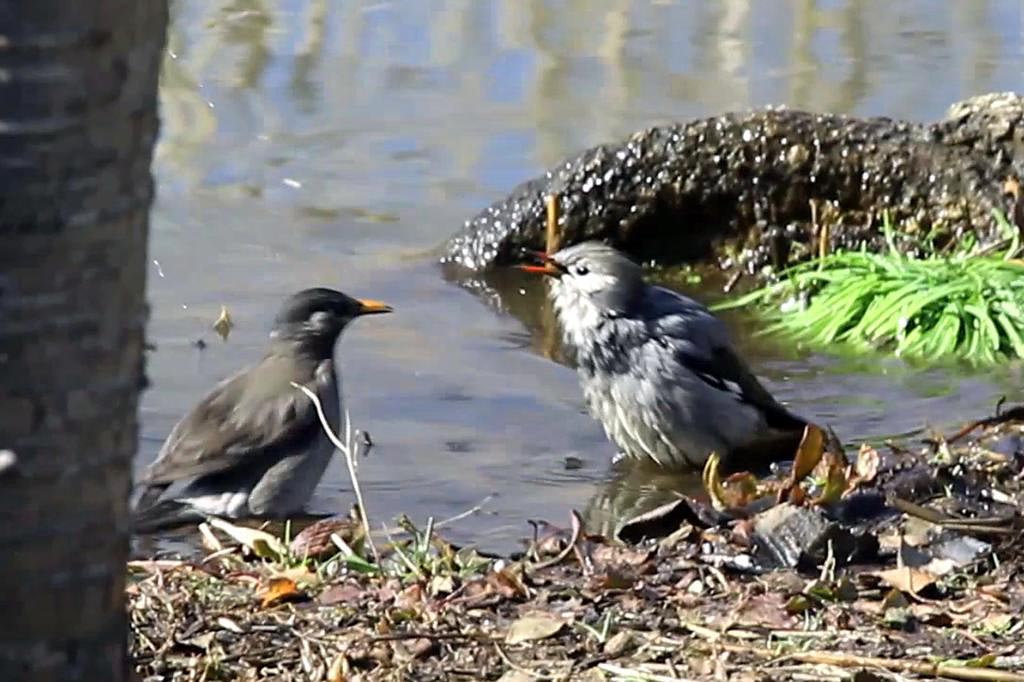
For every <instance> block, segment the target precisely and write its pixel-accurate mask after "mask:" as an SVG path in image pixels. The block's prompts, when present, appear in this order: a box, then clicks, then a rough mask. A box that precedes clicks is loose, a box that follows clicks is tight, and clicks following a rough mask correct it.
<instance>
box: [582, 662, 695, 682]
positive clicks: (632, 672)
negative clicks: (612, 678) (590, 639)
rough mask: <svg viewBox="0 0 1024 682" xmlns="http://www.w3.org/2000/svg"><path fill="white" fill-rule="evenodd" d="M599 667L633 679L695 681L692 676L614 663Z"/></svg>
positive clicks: (648, 681)
mask: <svg viewBox="0 0 1024 682" xmlns="http://www.w3.org/2000/svg"><path fill="white" fill-rule="evenodd" d="M597 667H598V668H600V669H601V670H603V671H605V672H606V673H611V674H612V675H617V676H619V677H626V678H628V679H631V680H643V682H694V681H693V680H691V678H687V677H668V676H667V675H656V674H654V673H648V672H644V671H643V670H637V669H636V668H623V667H622V666H619V665H614V664H612V663H601V664H600V665H598V666H597Z"/></svg>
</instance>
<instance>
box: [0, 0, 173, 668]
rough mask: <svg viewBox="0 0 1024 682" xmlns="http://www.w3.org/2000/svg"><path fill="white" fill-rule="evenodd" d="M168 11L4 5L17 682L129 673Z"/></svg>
mask: <svg viewBox="0 0 1024 682" xmlns="http://www.w3.org/2000/svg"><path fill="white" fill-rule="evenodd" d="M166 24H167V0H0V586H2V587H0V680H5V681H7V680H12V681H13V680H19V681H20V680H31V681H40V680H54V681H56V680H88V681H92V680H96V681H102V682H119V681H122V680H126V679H128V675H129V671H128V665H127V654H126V644H127V631H126V627H125V625H126V620H125V610H124V581H125V570H126V568H125V563H126V560H127V556H128V548H129V510H128V495H129V491H130V486H131V464H132V457H133V456H134V454H135V450H136V443H137V422H136V412H137V403H138V398H139V392H140V391H141V390H142V388H143V385H144V382H145V378H144V358H143V345H144V337H145V323H146V318H147V314H148V308H147V305H146V298H145V285H146V262H147V259H146V252H147V248H146V242H147V237H148V231H149V219H148V215H149V208H150V204H151V201H152V196H153V180H152V176H151V174H150V161H151V159H152V155H153V146H154V143H155V141H156V137H157V132H158V127H159V126H158V116H157V80H158V73H159V67H160V62H161V57H162V53H163V47H164V40H165V32H166Z"/></svg>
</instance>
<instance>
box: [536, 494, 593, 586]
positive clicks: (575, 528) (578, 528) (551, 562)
mask: <svg viewBox="0 0 1024 682" xmlns="http://www.w3.org/2000/svg"><path fill="white" fill-rule="evenodd" d="M572 521H573V523H572V537H571V538H569V544H568V545H566V546H565V549H563V550H562V551H561V552H559V553H558V556H556V557H554V558H551V559H548V560H547V561H542V562H540V563H539V564H533V565H532V566H530V570H532V571H539V570H541V569H544V568H550V567H552V566H556V565H558V564H560V563H562V561H564V560H565V558H566V557H568V556H569V555H570V554H571V553H572V551H573V550H574V549H575V548H576V543H577V542H579V541H580V536H581V535H582V534H583V524H582V523H580V519H579V515H578V514H577V513H576V510H575V509H574V510H573V511H572ZM581 564H582V562H581ZM584 568H586V567H585V566H584Z"/></svg>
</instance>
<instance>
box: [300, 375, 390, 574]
mask: <svg viewBox="0 0 1024 682" xmlns="http://www.w3.org/2000/svg"><path fill="white" fill-rule="evenodd" d="M291 385H292V386H294V387H295V388H297V389H299V390H300V391H302V392H303V393H305V394H306V397H307V398H309V399H310V400H312V401H313V406H314V407H315V408H316V414H317V416H318V417H319V418H320V426H321V428H323V430H324V433H326V434H327V437H328V438H329V439H330V441H331V442H332V443H334V447H336V448H338V449H339V450H341V454H343V455H345V464H347V465H348V476H349V479H350V480H351V481H352V489H353V490H354V491H355V493H356V502H357V503H358V504H359V520H360V521H361V522H362V524H363V533H365V534H366V542H367V543H368V544H369V545H370V553H371V554H373V560H374V562H376V564H377V565H378V566H380V554H378V553H377V545H375V544H374V542H373V536H372V535H371V534H370V519H369V516H368V515H367V513H366V503H365V502H363V490H362V488H361V487H360V485H359V477H358V476H357V475H356V464H355V458H354V457H353V455H352V448H351V447H349V445H348V444H349V443H351V442H352V421H351V420H350V419H349V415H348V410H345V443H342V442H341V439H339V438H338V436H337V434H335V433H334V431H333V430H332V429H331V425H330V424H328V423H327V415H325V414H324V406H323V405H321V404H320V398H318V397H317V395H316V393H314V392H313V391H312V390H310V389H309V388H307V387H306V386H303V385H302V384H299V383H296V382H294V381H293V382H291Z"/></svg>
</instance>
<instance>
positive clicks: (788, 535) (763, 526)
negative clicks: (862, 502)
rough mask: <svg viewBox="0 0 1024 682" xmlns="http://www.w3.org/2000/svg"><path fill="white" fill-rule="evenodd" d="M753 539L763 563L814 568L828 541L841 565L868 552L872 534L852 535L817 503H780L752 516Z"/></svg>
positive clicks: (827, 549)
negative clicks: (829, 517) (808, 505)
mask: <svg viewBox="0 0 1024 682" xmlns="http://www.w3.org/2000/svg"><path fill="white" fill-rule="evenodd" d="M753 540H754V545H755V547H757V549H758V555H757V556H758V559H759V560H760V561H762V562H763V563H764V564H765V566H766V567H770V568H777V567H785V568H796V567H798V566H802V567H807V568H813V567H815V566H817V565H819V564H821V562H822V561H824V560H825V559H826V557H827V556H828V552H829V544H830V543H831V546H832V550H831V551H832V555H833V557H834V558H835V561H836V565H837V566H843V565H846V564H849V563H851V562H852V561H854V560H855V559H857V558H858V557H860V556H863V555H865V554H868V553H871V552H872V541H874V538H873V537H871V536H857V535H855V534H854V533H853V532H851V531H850V530H848V529H846V528H843V527H842V526H840V525H839V524H838V523H835V522H833V521H830V520H829V519H828V518H827V517H826V516H825V514H824V512H823V511H822V510H821V509H818V508H816V507H798V506H795V505H792V504H780V505H778V506H775V507H772V508H771V509H769V510H767V511H765V512H762V513H761V514H758V515H757V516H756V517H754V534H753ZM874 547H875V549H877V541H874Z"/></svg>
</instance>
